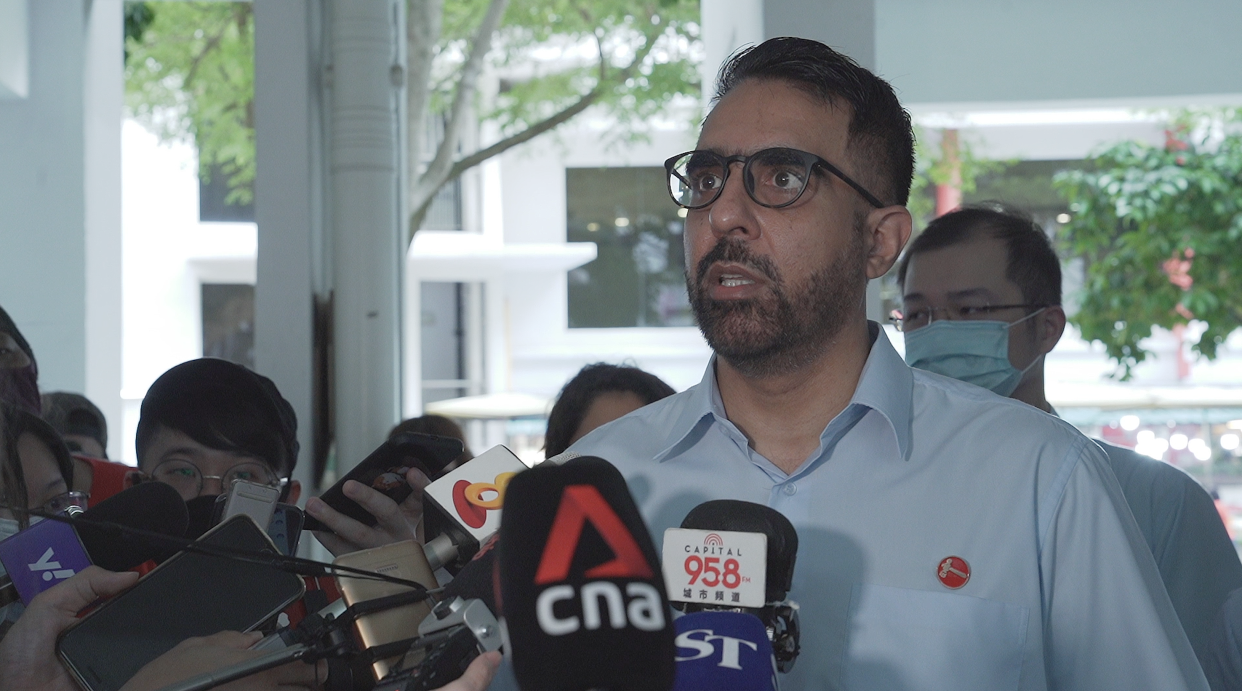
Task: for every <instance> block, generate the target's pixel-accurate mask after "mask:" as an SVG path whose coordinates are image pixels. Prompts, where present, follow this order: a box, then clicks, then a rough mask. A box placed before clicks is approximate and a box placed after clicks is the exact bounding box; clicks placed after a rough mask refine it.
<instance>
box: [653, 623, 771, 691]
mask: <svg viewBox="0 0 1242 691" xmlns="http://www.w3.org/2000/svg"><path fill="white" fill-rule="evenodd" d="M674 625H675V626H676V628H677V639H676V645H677V658H676V660H677V679H676V683H674V685H673V691H709V690H710V691H716V690H717V689H728V690H729V691H777V689H779V688H780V684H779V683H778V682H777V680H776V658H775V657H774V656H773V654H772V643H771V641H769V640H768V632H767V628H766V627H764V625H763V622H761V621H759V618H758V617H756V616H755V615H753V614H747V613H745V612H695V613H694V614H687V615H686V616H684V617H679V618H678V619H677V621H675V622H674Z"/></svg>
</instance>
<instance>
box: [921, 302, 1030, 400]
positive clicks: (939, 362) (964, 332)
mask: <svg viewBox="0 0 1242 691" xmlns="http://www.w3.org/2000/svg"><path fill="white" fill-rule="evenodd" d="M1042 311H1044V310H1043V309H1039V310H1036V311H1034V312H1032V313H1030V314H1028V315H1026V316H1025V317H1023V318H1021V319H1019V320H1017V321H1015V322H1012V323H1010V322H1002V321H973V320H947V319H946V320H941V321H934V322H932V323H931V324H928V325H927V326H924V327H923V328H921V329H917V330H915V331H907V332H905V334H904V335H905V339H906V364H907V365H910V366H911V367H917V368H919V369H923V370H927V371H928V372H935V373H936V374H941V375H944V376H946V377H952V378H953V379H957V380H959V381H964V382H966V383H968V384H974V385H975V386H982V387H983V388H985V389H989V390H991V391H992V392H994V393H997V394H1000V395H1001V396H1008V395H1009V394H1011V393H1013V391H1014V389H1016V388H1018V383H1019V382H1021V381H1022V375H1024V374H1026V373H1027V371H1028V370H1030V369H1031V368H1032V367H1034V366H1035V363H1037V362H1039V358H1038V357H1036V358H1035V359H1034V360H1031V364H1029V365H1027V366H1026V367H1024V368H1023V369H1018V368H1016V367H1014V366H1013V365H1012V364H1011V363H1010V362H1009V330H1010V329H1011V328H1013V327H1014V326H1015V325H1017V324H1021V323H1022V322H1024V321H1026V320H1027V319H1030V318H1032V317H1034V316H1035V315H1037V314H1039V313H1040V312H1042Z"/></svg>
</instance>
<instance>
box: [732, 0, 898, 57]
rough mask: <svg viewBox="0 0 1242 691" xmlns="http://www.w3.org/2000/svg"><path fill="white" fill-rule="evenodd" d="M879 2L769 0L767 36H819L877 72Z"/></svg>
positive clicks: (765, 23) (765, 20)
mask: <svg viewBox="0 0 1242 691" xmlns="http://www.w3.org/2000/svg"><path fill="white" fill-rule="evenodd" d="M733 1H736V0H733ZM875 5H876V0H833V1H828V0H765V2H764V3H763V33H764V37H765V38H773V37H776V36H799V37H801V38H811V39H815V40H816V41H820V42H823V43H826V44H828V45H830V46H832V47H833V48H834V49H836V50H838V51H840V52H842V53H845V54H846V55H848V56H850V57H851V58H854V60H855V61H857V62H858V64H859V65H862V66H863V67H866V68H867V69H869V70H873V71H874V70H875V68H876V51H875V44H876V41H875Z"/></svg>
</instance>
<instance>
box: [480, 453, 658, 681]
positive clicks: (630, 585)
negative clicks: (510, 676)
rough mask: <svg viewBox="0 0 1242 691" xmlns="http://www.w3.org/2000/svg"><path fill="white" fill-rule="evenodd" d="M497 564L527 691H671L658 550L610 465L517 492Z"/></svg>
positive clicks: (528, 479) (583, 466)
mask: <svg viewBox="0 0 1242 691" xmlns="http://www.w3.org/2000/svg"><path fill="white" fill-rule="evenodd" d="M505 504H506V506H505V516H504V518H503V520H502V521H501V525H500V536H501V537H500V542H499V546H498V547H497V549H498V550H499V554H498V556H497V560H498V561H499V565H500V586H501V587H500V593H501V596H502V597H501V600H502V607H503V609H504V614H505V620H506V622H507V626H508V633H509V639H508V640H509V641H510V647H511V648H512V650H511V654H512V657H513V671H514V674H515V676H516V678H517V682H518V685H519V686H520V687H521V688H522V689H523V691H545V690H546V691H584V690H586V689H609V690H611V691H639V690H641V691H661V690H664V691H667V689H670V688H671V687H672V685H673V675H674V663H673V654H674V646H673V627H672V626H671V622H669V621H668V618H669V613H668V599H667V597H666V596H665V593H664V583H663V579H661V578H660V577H659V575H658V572H659V565H658V562H657V561H656V551H655V545H654V544H653V543H652V541H651V536H650V533H649V532H648V531H647V527H646V525H645V524H644V523H643V520H642V517H641V516H640V515H639V513H638V507H637V506H636V505H635V504H634V500H633V498H631V497H630V493H629V491H628V489H627V487H626V484H625V480H624V479H623V478H622V477H621V474H620V473H619V472H618V471H617V469H616V468H614V467H613V466H612V465H611V464H609V463H608V462H607V461H605V460H603V459H601V458H595V457H591V456H584V457H580V458H577V459H574V460H571V461H569V462H567V463H565V464H564V465H562V466H556V465H550V464H544V465H540V466H537V467H535V468H533V469H531V470H528V471H525V472H523V473H521V474H519V475H517V476H516V477H514V478H513V479H512V481H511V482H510V483H509V488H508V493H507V497H506V499H505Z"/></svg>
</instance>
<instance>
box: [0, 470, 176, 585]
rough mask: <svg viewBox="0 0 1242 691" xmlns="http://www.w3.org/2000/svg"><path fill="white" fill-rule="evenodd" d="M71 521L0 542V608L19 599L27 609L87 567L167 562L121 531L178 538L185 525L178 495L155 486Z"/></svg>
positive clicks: (162, 553) (48, 523)
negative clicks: (3, 573) (38, 597)
mask: <svg viewBox="0 0 1242 691" xmlns="http://www.w3.org/2000/svg"><path fill="white" fill-rule="evenodd" d="M70 516H71V518H72V519H73V520H70V521H68V522H65V521H63V520H59V521H58V520H43V521H40V522H38V523H36V524H34V525H32V526H31V527H30V528H28V529H26V530H23V531H22V532H20V533H18V534H16V535H14V536H12V537H10V538H9V539H7V540H5V541H4V542H0V563H2V564H3V565H4V568H5V571H7V572H8V574H7V576H5V577H3V578H0V603H3V604H7V603H9V602H12V601H13V600H15V599H17V598H19V597H20V599H21V600H22V602H25V603H26V604H29V603H30V601H31V600H32V599H34V597H35V596H36V595H38V594H39V593H41V592H43V591H44V590H47V589H48V588H51V587H52V586H54V585H56V584H58V583H60V582H61V581H64V580H65V579H67V578H69V577H71V576H73V575H74V574H76V573H77V572H79V571H81V570H82V569H85V568H86V567H88V566H90V565H91V564H95V565H97V566H100V567H103V568H105V569H107V570H109V571H125V570H128V569H132V568H134V567H135V566H138V565H140V564H142V563H144V562H146V561H149V560H151V559H162V558H164V557H167V556H168V555H169V554H170V552H169V550H168V549H167V548H165V547H161V546H158V545H156V544H154V543H152V542H150V541H148V540H144V539H141V538H134V537H133V536H132V535H128V534H126V533H125V532H123V531H122V529H121V527H120V526H124V527H128V528H136V529H140V530H145V531H151V532H157V533H160V534H163V535H170V536H174V537H181V536H183V535H185V530H186V526H187V524H188V522H189V518H188V517H187V515H186V508H185V502H184V501H182V500H181V495H179V494H178V493H177V490H175V489H173V488H172V487H169V486H168V485H165V484H162V483H157V482H152V483H144V484H141V485H136V486H134V487H131V488H129V489H127V490H125V491H123V492H120V493H118V494H116V495H114V496H112V497H109V498H108V499H106V500H104V501H103V502H100V503H99V505H97V506H94V507H92V508H90V509H87V510H86V511H80V512H78V513H77V514H76V515H74V514H70ZM88 522H89V523H88ZM109 524H111V525H109Z"/></svg>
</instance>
